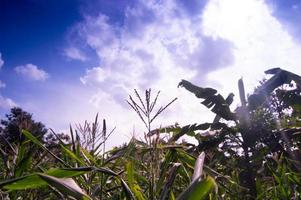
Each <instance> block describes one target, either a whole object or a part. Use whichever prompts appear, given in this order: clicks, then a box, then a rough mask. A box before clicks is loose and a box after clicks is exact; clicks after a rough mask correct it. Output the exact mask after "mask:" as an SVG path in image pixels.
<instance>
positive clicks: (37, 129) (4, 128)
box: [0, 107, 47, 143]
mask: <svg viewBox="0 0 301 200" xmlns="http://www.w3.org/2000/svg"><path fill="white" fill-rule="evenodd" d="M22 129H25V130H27V131H29V132H31V134H33V135H34V136H36V137H37V138H39V139H41V140H42V139H43V136H44V135H45V134H46V133H47V128H45V125H44V124H43V123H41V122H36V121H34V120H33V119H32V114H30V113H28V112H26V111H24V110H22V109H21V108H17V107H15V108H12V109H11V110H10V113H9V114H6V119H3V120H1V121H0V134H1V136H2V137H1V138H2V139H5V140H7V141H8V142H9V143H20V142H22V141H23V140H24V139H25V137H24V136H23V135H22V133H21V131H22Z"/></svg>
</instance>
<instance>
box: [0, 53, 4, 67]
mask: <svg viewBox="0 0 301 200" xmlns="http://www.w3.org/2000/svg"><path fill="white" fill-rule="evenodd" d="M3 65H4V60H3V59H2V54H1V53H0V69H1V67H2V66H3Z"/></svg>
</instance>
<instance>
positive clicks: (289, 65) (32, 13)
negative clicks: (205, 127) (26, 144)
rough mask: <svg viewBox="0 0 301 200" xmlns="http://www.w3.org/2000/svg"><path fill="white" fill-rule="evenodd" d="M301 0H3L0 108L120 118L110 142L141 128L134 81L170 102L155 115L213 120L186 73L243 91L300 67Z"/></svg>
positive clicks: (59, 125)
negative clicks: (277, 70) (132, 99)
mask: <svg viewBox="0 0 301 200" xmlns="http://www.w3.org/2000/svg"><path fill="white" fill-rule="evenodd" d="M300 21H301V1H300V0H244V1H241V0H165V1H162V0H148V1H143V0H110V1H109V0H93V1H87V0H0V116H1V117H4V115H5V114H6V113H8V112H9V109H10V108H11V107H14V106H19V107H21V108H23V109H24V110H26V111H28V112H30V113H32V114H33V118H34V119H36V120H37V121H42V122H43V123H44V124H45V125H46V126H47V127H50V128H53V129H54V130H56V131H57V132H61V131H66V130H67V129H68V127H69V125H70V124H71V125H72V126H75V124H77V123H83V122H84V121H85V120H88V121H93V120H94V117H95V115H96V114H97V113H99V117H100V118H105V119H106V120H107V124H108V126H109V127H110V128H111V129H113V127H116V129H115V131H114V133H113V134H112V136H111V138H110V139H109V140H108V143H109V145H111V146H113V145H119V144H122V143H124V142H126V141H128V140H129V139H130V138H131V137H132V136H136V137H142V135H143V134H142V133H143V132H144V131H145V130H144V129H143V124H142V122H141V121H139V118H138V117H137V116H136V114H135V113H134V112H133V111H131V108H130V107H129V106H128V104H127V103H126V100H127V99H128V95H134V89H137V90H138V91H139V92H140V93H141V94H144V90H145V89H148V88H152V92H153V95H155V94H156V92H157V91H161V93H160V97H159V100H158V107H157V108H159V107H160V105H165V104H167V103H168V102H169V101H170V100H172V99H173V98H175V97H177V98H178V100H177V101H176V102H175V103H173V104H172V105H171V106H170V107H169V108H168V109H167V110H166V111H165V112H164V113H163V114H162V115H161V116H160V117H159V118H158V119H157V120H156V121H155V122H154V124H153V127H154V128H157V127H164V126H168V125H172V124H175V123H176V122H177V123H179V124H180V125H186V124H191V123H202V122H210V121H211V120H212V119H213V117H214V115H213V114H210V112H208V110H207V109H206V108H205V107H204V106H202V105H201V104H200V101H199V100H198V99H196V98H195V97H194V95H192V94H191V93H189V92H187V91H185V89H183V88H178V87H177V85H178V83H179V82H180V81H181V79H186V80H189V81H191V82H193V83H194V84H196V85H199V86H202V87H213V88H216V89H217V90H218V91H219V92H220V93H221V94H222V95H224V96H225V97H226V96H227V95H228V94H229V93H230V92H233V93H234V94H236V96H235V101H234V103H233V108H234V107H235V106H237V105H239V101H238V99H239V98H238V95H237V94H238V89H237V81H238V79H239V78H241V77H242V78H243V80H244V83H245V87H246V91H247V93H249V94H250V93H252V91H253V89H254V88H255V87H256V86H257V85H258V82H259V81H260V80H262V79H263V78H264V77H265V76H264V71H265V70H267V69H270V68H274V67H281V68H282V69H286V70H289V71H292V72H294V73H297V74H301V26H300Z"/></svg>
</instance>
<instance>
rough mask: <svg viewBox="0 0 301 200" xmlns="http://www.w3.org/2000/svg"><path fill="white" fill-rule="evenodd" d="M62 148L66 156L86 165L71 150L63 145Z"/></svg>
mask: <svg viewBox="0 0 301 200" xmlns="http://www.w3.org/2000/svg"><path fill="white" fill-rule="evenodd" d="M60 146H61V148H62V150H63V152H64V153H65V155H67V156H68V157H69V158H71V159H74V160H76V161H77V162H78V163H80V164H81V165H83V166H85V165H86V163H85V162H84V161H83V160H82V159H81V158H79V157H78V156H77V155H75V154H74V153H73V152H72V151H71V150H69V149H68V148H66V147H65V146H64V145H62V144H61V145H60Z"/></svg>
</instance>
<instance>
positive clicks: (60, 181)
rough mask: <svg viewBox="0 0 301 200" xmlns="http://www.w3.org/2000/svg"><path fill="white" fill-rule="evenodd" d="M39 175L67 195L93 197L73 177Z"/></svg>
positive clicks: (80, 197) (84, 197)
mask: <svg viewBox="0 0 301 200" xmlns="http://www.w3.org/2000/svg"><path fill="white" fill-rule="evenodd" d="M38 176H39V177H40V178H41V179H42V180H44V181H45V182H47V183H48V184H49V185H51V186H52V187H54V188H56V189H57V190H59V191H60V192H61V193H62V194H64V195H66V196H72V197H74V198H76V199H84V200H85V199H91V198H90V197H89V196H88V195H87V194H85V192H84V191H83V190H82V189H81V188H80V187H79V186H78V185H77V184H76V182H75V181H74V180H73V179H72V178H56V177H54V176H49V175H45V174H38Z"/></svg>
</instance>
